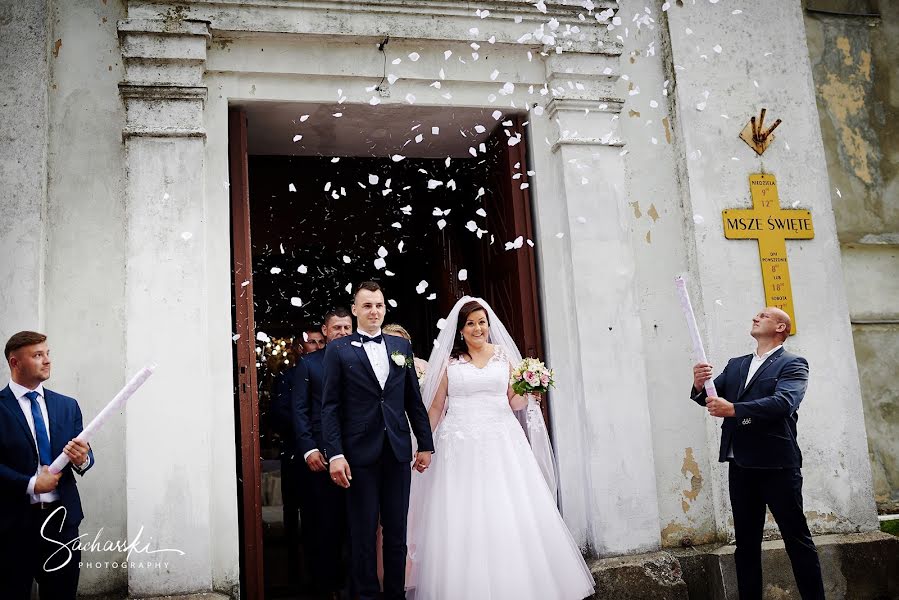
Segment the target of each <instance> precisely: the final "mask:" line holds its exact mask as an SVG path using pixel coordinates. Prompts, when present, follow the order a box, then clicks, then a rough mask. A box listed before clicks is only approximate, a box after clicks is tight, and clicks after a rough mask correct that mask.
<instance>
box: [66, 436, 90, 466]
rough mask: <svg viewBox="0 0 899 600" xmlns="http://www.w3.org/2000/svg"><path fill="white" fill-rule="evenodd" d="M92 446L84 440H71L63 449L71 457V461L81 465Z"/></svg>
mask: <svg viewBox="0 0 899 600" xmlns="http://www.w3.org/2000/svg"><path fill="white" fill-rule="evenodd" d="M90 449H91V447H90V446H89V445H88V443H87V442H84V441H82V440H75V439H73V440H71V441H70V442H69V443H68V444H66V447H65V448H63V449H62V451H63V452H65V455H66V456H68V457H69V461H70V462H71V463H72V464H73V465H75V466H76V467H80V466H81V465H83V464H84V461H86V460H87V453H88V452H90Z"/></svg>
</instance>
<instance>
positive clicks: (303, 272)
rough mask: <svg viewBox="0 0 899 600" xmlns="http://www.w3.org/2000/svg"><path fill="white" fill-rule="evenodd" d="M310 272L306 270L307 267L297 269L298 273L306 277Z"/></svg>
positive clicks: (302, 266) (301, 266)
mask: <svg viewBox="0 0 899 600" xmlns="http://www.w3.org/2000/svg"><path fill="white" fill-rule="evenodd" d="M308 270H309V269H307V268H306V265H300V266H299V267H297V273H301V274H303V275H305V274H306V272H307V271H308Z"/></svg>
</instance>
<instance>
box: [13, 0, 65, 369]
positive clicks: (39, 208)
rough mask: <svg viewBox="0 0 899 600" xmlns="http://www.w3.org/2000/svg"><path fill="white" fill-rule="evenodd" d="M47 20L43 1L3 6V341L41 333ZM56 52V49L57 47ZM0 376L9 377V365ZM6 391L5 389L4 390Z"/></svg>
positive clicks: (45, 163)
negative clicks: (24, 333)
mask: <svg viewBox="0 0 899 600" xmlns="http://www.w3.org/2000/svg"><path fill="white" fill-rule="evenodd" d="M49 25H50V20H49V18H48V14H47V2H46V1H45V0H41V1H34V2H16V1H15V0H0V36H2V40H3V41H2V42H0V45H2V54H3V57H4V62H3V66H2V67H0V90H2V92H0V93H2V95H3V102H2V104H0V122H2V123H3V132H2V134H0V135H2V140H3V141H2V143H0V181H2V182H3V187H4V192H3V195H2V196H0V214H2V215H3V218H2V219H0V256H2V257H3V259H2V260H0V307H2V310H0V338H2V341H0V343H3V344H5V343H6V340H7V339H8V338H9V336H11V335H12V334H13V333H16V332H17V331H21V330H23V329H36V330H39V331H40V330H41V329H43V322H44V315H43V308H44V306H43V304H44V295H43V287H44V260H45V255H46V239H45V238H46V231H45V228H44V221H45V213H46V207H45V199H46V194H47V130H48V127H49V123H48V106H47V101H48V100H47V87H48V86H49V85H50V66H49V62H48V61H49V53H50V52H51V51H52V50H51V48H50V46H51V44H50V40H49V39H48V38H49V36H50V27H49ZM57 50H58V49H57ZM0 373H3V375H2V377H3V378H8V371H7V367H6V360H3V361H2V366H0ZM4 385H5V384H4Z"/></svg>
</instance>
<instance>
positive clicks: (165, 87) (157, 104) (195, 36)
mask: <svg viewBox="0 0 899 600" xmlns="http://www.w3.org/2000/svg"><path fill="white" fill-rule="evenodd" d="M118 32H119V44H120V46H121V50H122V61H123V64H124V65H125V81H123V82H122V83H121V84H119V92H120V94H121V96H122V100H123V102H124V103H125V111H126V122H125V129H124V131H123V137H125V138H129V137H132V136H148V137H205V135H206V134H205V131H204V130H203V104H204V102H205V100H206V87H205V86H204V85H203V74H204V72H205V70H206V46H207V44H208V42H209V39H210V37H211V36H210V33H209V23H208V22H206V21H199V20H171V19H126V20H122V21H119V23H118Z"/></svg>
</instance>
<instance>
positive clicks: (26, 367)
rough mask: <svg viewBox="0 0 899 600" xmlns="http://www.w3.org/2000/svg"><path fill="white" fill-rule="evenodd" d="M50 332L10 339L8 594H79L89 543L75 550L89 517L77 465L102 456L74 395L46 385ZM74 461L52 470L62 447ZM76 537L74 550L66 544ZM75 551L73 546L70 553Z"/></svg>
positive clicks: (4, 475)
mask: <svg viewBox="0 0 899 600" xmlns="http://www.w3.org/2000/svg"><path fill="white" fill-rule="evenodd" d="M46 342H47V336H45V335H43V334H40V333H36V332H33V331H21V332H19V333H17V334H15V335H14V336H12V337H11V338H10V339H9V341H8V342H7V344H6V349H5V352H4V356H5V357H6V360H7V363H8V365H9V370H10V374H11V379H10V382H9V385H8V386H6V387H5V388H3V390H2V391H0V539H2V540H3V543H2V544H0V598H3V599H4V600H5V599H7V598H9V599H10V600H20V599H21V600H27V599H28V598H30V596H31V585H32V581H33V580H37V583H38V587H39V591H40V596H41V598H42V599H47V598H49V599H52V600H58V599H66V598H75V593H76V591H77V589H78V576H79V573H80V567H79V562H80V561H81V551H80V550H72V544H71V542H72V541H73V540H76V539H77V538H78V525H79V523H81V520H82V519H83V518H84V513H83V512H82V510H81V499H80V497H79V496H78V488H77V487H76V485H75V476H74V474H73V473H78V474H79V475H83V474H84V472H85V471H87V470H88V469H89V468H90V467H91V466H93V464H94V457H93V452H91V450H90V447H89V446H88V444H87V443H86V442H83V441H80V440H76V439H74V438H75V436H77V435H78V434H80V433H81V429H82V421H81V409H80V408H79V407H78V403H77V402H76V401H75V400H74V399H73V398H69V397H67V396H63V395H62V394H57V393H56V392H52V391H50V390H48V389H46V388H44V386H43V382H44V381H47V379H49V378H50V351H49V349H48V348H47V343H46ZM63 452H64V453H65V454H66V456H67V457H68V458H69V460H70V461H71V462H70V463H69V464H68V465H66V467H65V468H64V469H63V470H62V471H61V472H59V473H56V474H53V473H51V472H50V471H49V469H48V465H50V464H51V463H52V462H53V461H54V460H55V459H56V457H57V456H59V454H60V453H63ZM62 544H69V546H68V550H62V551H60V550H61V546H62ZM69 551H71V554H69Z"/></svg>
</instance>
